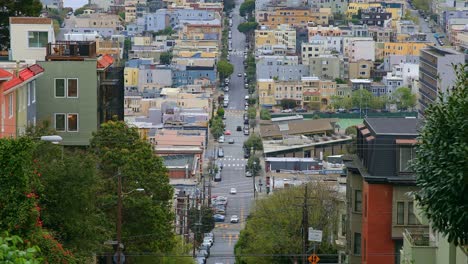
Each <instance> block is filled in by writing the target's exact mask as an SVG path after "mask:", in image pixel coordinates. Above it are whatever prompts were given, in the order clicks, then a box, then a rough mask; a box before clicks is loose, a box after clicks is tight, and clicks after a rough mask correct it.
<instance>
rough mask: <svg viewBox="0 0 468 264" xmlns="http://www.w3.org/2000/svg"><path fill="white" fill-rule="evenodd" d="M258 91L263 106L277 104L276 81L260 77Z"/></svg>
mask: <svg viewBox="0 0 468 264" xmlns="http://www.w3.org/2000/svg"><path fill="white" fill-rule="evenodd" d="M257 91H258V98H259V103H260V105H262V106H273V105H276V100H275V81H274V80H273V79H258V80H257Z"/></svg>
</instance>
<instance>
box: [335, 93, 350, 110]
mask: <svg viewBox="0 0 468 264" xmlns="http://www.w3.org/2000/svg"><path fill="white" fill-rule="evenodd" d="M331 106H332V107H333V108H334V109H340V108H343V109H346V110H348V109H351V108H352V107H353V102H352V99H351V97H347V96H338V95H333V96H332V97H331Z"/></svg>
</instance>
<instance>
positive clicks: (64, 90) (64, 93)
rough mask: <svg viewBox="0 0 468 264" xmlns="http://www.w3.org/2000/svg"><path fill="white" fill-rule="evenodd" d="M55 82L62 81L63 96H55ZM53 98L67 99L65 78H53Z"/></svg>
mask: <svg viewBox="0 0 468 264" xmlns="http://www.w3.org/2000/svg"><path fill="white" fill-rule="evenodd" d="M57 80H63V96H57ZM54 97H55V98H67V78H54Z"/></svg>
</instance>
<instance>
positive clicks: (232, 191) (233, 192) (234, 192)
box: [229, 188, 237, 194]
mask: <svg viewBox="0 0 468 264" xmlns="http://www.w3.org/2000/svg"><path fill="white" fill-rule="evenodd" d="M229 193H230V194H236V193H237V190H236V188H231V191H230V192H229Z"/></svg>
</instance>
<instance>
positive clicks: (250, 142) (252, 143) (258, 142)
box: [244, 134, 263, 151]
mask: <svg viewBox="0 0 468 264" xmlns="http://www.w3.org/2000/svg"><path fill="white" fill-rule="evenodd" d="M244 148H246V149H249V150H252V149H253V151H257V150H263V144H262V138H261V137H260V136H259V135H258V134H252V135H250V137H249V138H248V139H247V140H246V141H244Z"/></svg>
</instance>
